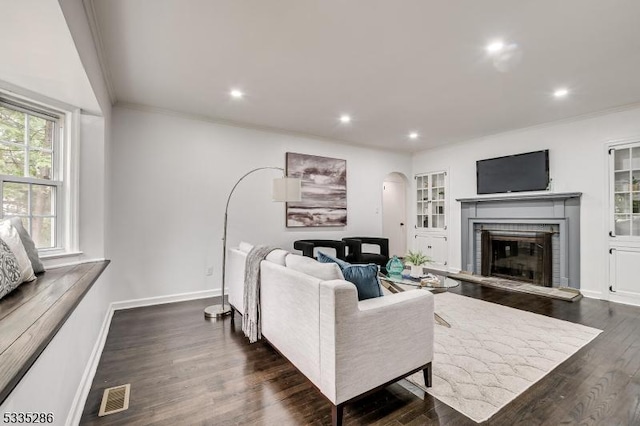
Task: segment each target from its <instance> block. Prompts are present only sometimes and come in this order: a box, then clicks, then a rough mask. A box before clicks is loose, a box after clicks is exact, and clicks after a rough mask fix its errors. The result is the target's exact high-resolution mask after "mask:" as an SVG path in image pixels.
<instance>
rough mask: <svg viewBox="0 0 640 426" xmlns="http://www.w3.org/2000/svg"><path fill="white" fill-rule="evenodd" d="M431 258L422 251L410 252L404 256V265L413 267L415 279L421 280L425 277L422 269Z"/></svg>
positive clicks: (412, 273) (412, 272) (412, 271)
mask: <svg viewBox="0 0 640 426" xmlns="http://www.w3.org/2000/svg"><path fill="white" fill-rule="evenodd" d="M430 261H431V259H429V256H427V255H425V254H424V253H422V252H421V251H419V250H418V251H409V253H407V254H406V255H405V256H404V263H405V265H408V266H410V267H411V272H410V273H409V275H411V276H412V277H414V278H420V277H421V276H422V275H423V272H424V271H423V270H422V267H423V266H424V265H426V264H427V263H428V262H430Z"/></svg>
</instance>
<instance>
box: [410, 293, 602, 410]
mask: <svg viewBox="0 0 640 426" xmlns="http://www.w3.org/2000/svg"><path fill="white" fill-rule="evenodd" d="M435 305H436V312H437V313H438V314H439V315H440V316H442V318H444V319H445V320H446V321H447V322H449V324H451V328H447V327H443V326H440V325H437V324H436V326H435V345H434V351H435V355H434V360H433V387H431V388H429V389H426V388H425V387H424V379H423V375H422V372H420V373H417V374H414V375H412V376H410V377H409V378H408V380H410V381H411V382H412V383H413V384H415V385H417V386H418V387H420V388H422V389H424V390H425V391H426V392H428V393H429V394H431V395H433V396H434V397H436V398H437V399H439V400H440V401H442V402H444V403H445V404H447V405H449V406H450V407H452V408H454V409H455V410H457V411H459V412H461V413H462V414H464V415H465V416H467V417H469V418H471V419H472V420H474V421H476V422H482V421H485V420H487V419H489V418H490V417H491V416H493V415H494V414H495V413H497V412H498V411H499V410H500V409H501V408H502V407H504V406H505V405H507V403H508V402H509V401H511V400H513V399H514V398H516V397H517V396H518V395H520V394H521V393H522V392H524V391H525V390H526V389H527V388H528V387H529V386H531V385H533V384H534V383H535V382H537V381H538V380H540V379H541V378H542V377H544V376H545V375H546V374H548V373H549V372H551V370H553V369H554V368H555V367H557V366H558V365H559V364H561V363H562V362H563V361H564V360H566V359H567V358H569V357H570V356H571V355H573V354H574V353H576V352H577V351H578V350H579V349H580V348H582V347H583V346H585V345H586V344H587V343H589V342H590V341H591V340H593V339H594V338H595V337H596V336H598V334H600V333H601V331H602V330H597V329H595V328H591V327H586V326H583V325H580V324H574V323H571V322H567V321H562V320H558V319H555V318H549V317H546V316H543V315H538V314H533V313H531V312H526V311H521V310H519V309H513V308H509V307H506V306H502V305H497V304H495V303H489V302H484V301H482V300H477V299H472V298H470V297H466V296H460V295H457V294H453V293H441V294H438V295H436V296H435Z"/></svg>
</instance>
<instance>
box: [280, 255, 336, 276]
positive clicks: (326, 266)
mask: <svg viewBox="0 0 640 426" xmlns="http://www.w3.org/2000/svg"><path fill="white" fill-rule="evenodd" d="M285 264H286V266H287V268H291V269H293V270H294V271H298V272H302V273H303V274H307V275H310V276H312V277H315V278H318V279H320V280H323V281H329V280H344V276H343V275H342V271H340V267H339V266H338V264H336V263H320V262H318V261H317V260H315V259H312V258H310V257H306V256H300V255H297V254H289V255H288V256H287V257H286V259H285Z"/></svg>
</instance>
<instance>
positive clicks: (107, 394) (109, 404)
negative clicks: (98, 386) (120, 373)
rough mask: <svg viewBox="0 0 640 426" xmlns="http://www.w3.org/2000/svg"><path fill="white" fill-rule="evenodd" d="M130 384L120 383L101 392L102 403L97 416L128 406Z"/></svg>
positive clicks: (121, 409) (117, 411)
mask: <svg viewBox="0 0 640 426" xmlns="http://www.w3.org/2000/svg"><path fill="white" fill-rule="evenodd" d="M130 390H131V385H130V384H126V385H121V386H116V387H113V388H108V389H105V390H104V393H103V394H102V403H101V404H100V411H99V412H98V416H99V417H102V416H106V415H108V414H114V413H119V412H120V411H124V410H126V409H127V408H129V391H130Z"/></svg>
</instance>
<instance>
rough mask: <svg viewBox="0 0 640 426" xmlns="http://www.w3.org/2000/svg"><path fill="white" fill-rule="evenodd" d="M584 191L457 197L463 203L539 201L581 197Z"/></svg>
mask: <svg viewBox="0 0 640 426" xmlns="http://www.w3.org/2000/svg"><path fill="white" fill-rule="evenodd" d="M581 196H582V192H547V193H538V194H514V193H509V194H501V195H491V196H487V197H474V198H457V199H456V201H459V202H461V203H482V202H486V201H494V202H495V201H534V200H535V201H539V200H566V199H569V198H580V197H581Z"/></svg>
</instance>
